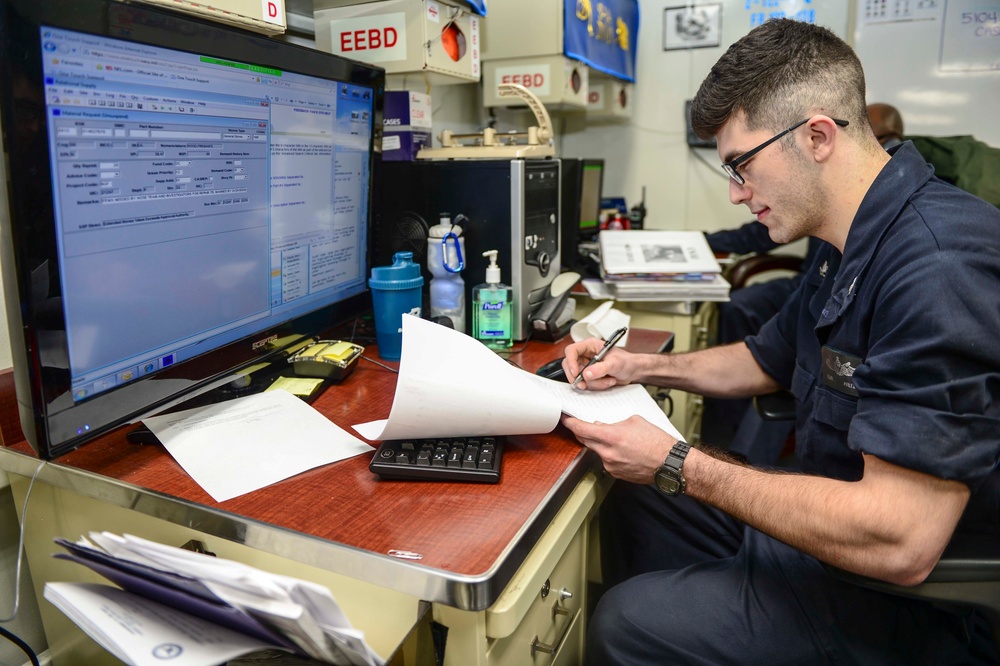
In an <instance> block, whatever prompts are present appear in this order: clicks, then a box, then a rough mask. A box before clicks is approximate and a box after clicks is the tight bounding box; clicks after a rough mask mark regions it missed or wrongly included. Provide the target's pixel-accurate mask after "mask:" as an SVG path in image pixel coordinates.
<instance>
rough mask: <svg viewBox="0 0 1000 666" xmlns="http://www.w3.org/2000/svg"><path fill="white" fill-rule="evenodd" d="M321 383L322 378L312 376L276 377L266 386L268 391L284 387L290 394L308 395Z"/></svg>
mask: <svg viewBox="0 0 1000 666" xmlns="http://www.w3.org/2000/svg"><path fill="white" fill-rule="evenodd" d="M322 383H323V380H322V379H316V378H313V377H278V378H277V379H276V380H274V383H273V384H271V385H270V386H268V387H267V390H268V391H274V390H276V389H284V390H286V391H288V392H289V393H291V394H292V395H297V396H303V397H308V396H310V395H312V393H313V391H315V390H316V389H317V388H319V386H320V384H322Z"/></svg>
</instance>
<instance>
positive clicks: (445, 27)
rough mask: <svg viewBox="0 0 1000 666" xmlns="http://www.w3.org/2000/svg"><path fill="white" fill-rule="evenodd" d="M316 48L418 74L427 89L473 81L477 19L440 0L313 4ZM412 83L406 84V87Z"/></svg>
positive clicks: (388, 69) (320, 1)
mask: <svg viewBox="0 0 1000 666" xmlns="http://www.w3.org/2000/svg"><path fill="white" fill-rule="evenodd" d="M314 7H315V9H314V11H313V17H314V19H315V28H316V47H317V48H319V49H321V50H323V51H329V52H331V53H335V54H337V55H340V56H344V57H345V58H351V59H352V60H360V61H362V62H367V63H372V64H374V65H378V66H379V67H384V68H385V71H386V74H387V75H389V76H388V78H387V82H386V83H387V85H390V86H394V85H396V84H401V83H402V81H403V79H402V78H401V77H395V78H394V76H395V75H404V74H413V73H419V74H421V81H424V80H425V79H426V82H427V83H428V84H430V85H442V84H448V83H467V82H469V81H478V80H479V75H480V61H479V58H480V53H479V52H480V45H479V39H480V37H479V32H480V21H481V18H480V17H479V16H478V15H477V14H474V13H473V12H472V11H471V10H469V9H468V8H467V7H465V6H463V5H461V4H452V3H451V2H448V1H446V0H382V1H381V2H359V1H358V0H315V3H314ZM411 85H412V83H411Z"/></svg>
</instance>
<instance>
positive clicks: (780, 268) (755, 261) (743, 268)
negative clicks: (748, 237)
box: [726, 253, 803, 290]
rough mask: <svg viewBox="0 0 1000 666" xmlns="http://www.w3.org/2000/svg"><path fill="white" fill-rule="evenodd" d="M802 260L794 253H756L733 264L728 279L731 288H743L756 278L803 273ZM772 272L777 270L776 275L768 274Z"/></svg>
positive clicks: (727, 275)
mask: <svg viewBox="0 0 1000 666" xmlns="http://www.w3.org/2000/svg"><path fill="white" fill-rule="evenodd" d="M802 262H803V258H802V257H797V256H795V255H793V254H782V253H777V254H755V255H753V256H750V257H747V258H745V259H740V260H739V261H737V262H736V263H735V264H733V267H732V268H730V269H729V271H728V272H727V274H726V279H727V280H729V285H730V288H731V289H733V290H736V289H742V288H743V287H745V286H747V285H748V284H750V283H751V281H752V280H754V279H755V278H756V279H760V278H762V277H767V278H768V279H771V278H773V277H790V275H791V274H794V273H801V272H802V268H803V266H802ZM772 272H775V275H774V276H769V275H767V274H768V273H772Z"/></svg>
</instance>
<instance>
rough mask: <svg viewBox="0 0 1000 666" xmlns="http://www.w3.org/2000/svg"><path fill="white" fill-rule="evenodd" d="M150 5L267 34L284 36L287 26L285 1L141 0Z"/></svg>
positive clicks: (140, 0)
mask: <svg viewBox="0 0 1000 666" xmlns="http://www.w3.org/2000/svg"><path fill="white" fill-rule="evenodd" d="M139 2H145V3H147V4H150V5H158V6H160V7H166V8H167V9H174V10H177V11H182V12H187V13H189V14H195V15H197V16H200V17H202V18H206V19H211V20H212V21H218V22H219V23H227V24H229V25H235V26H237V27H239V28H244V29H246V30H253V31H254V32H262V33H264V34H265V35H280V34H282V33H283V32H285V29H286V27H287V25H288V24H287V23H286V19H285V0H204V2H193V1H192V0H139Z"/></svg>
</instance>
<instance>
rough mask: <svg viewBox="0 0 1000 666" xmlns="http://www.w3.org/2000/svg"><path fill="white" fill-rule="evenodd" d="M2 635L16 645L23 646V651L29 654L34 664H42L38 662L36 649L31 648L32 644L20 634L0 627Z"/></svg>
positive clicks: (36, 665)
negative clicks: (26, 641)
mask: <svg viewBox="0 0 1000 666" xmlns="http://www.w3.org/2000/svg"><path fill="white" fill-rule="evenodd" d="M0 636H3V637H4V638H6V639H7V640H9V641H10V642H11V643H13V644H14V645H16V646H17V647H19V648H21V652H23V653H24V654H26V655H28V659H30V660H31V664H32V666H41V665H40V664H39V663H38V655H36V654H35V651H34V650H32V649H31V646H30V645H28V644H27V643H25V642H24V641H23V640H22V639H21V637H20V636H18V635H17V634H12V633H11V632H9V631H7V630H6V629H4V628H3V627H0Z"/></svg>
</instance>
